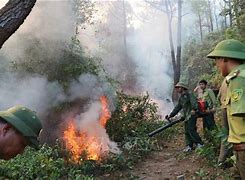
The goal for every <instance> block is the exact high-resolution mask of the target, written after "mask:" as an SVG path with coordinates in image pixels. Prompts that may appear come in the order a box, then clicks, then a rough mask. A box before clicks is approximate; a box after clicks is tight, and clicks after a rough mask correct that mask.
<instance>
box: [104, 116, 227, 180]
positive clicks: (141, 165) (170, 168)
mask: <svg viewBox="0 0 245 180" xmlns="http://www.w3.org/2000/svg"><path fill="white" fill-rule="evenodd" d="M199 122H200V120H199ZM199 126H200V123H199ZM199 129H200V128H199ZM162 143H163V144H164V145H163V149H162V150H161V151H155V152H153V153H151V154H150V155H148V156H147V157H145V158H143V159H141V160H140V161H139V162H138V163H137V164H136V165H135V166H134V167H133V169H131V170H130V171H126V172H116V173H112V174H108V175H106V176H107V177H106V179H140V180H143V179H144V180H169V179H170V180H171V179H181V180H182V179H187V180H189V179H231V176H230V174H231V171H232V169H226V170H223V169H221V168H216V167H212V166H211V165H209V163H208V161H207V160H206V159H205V158H204V157H201V156H199V155H198V154H197V152H196V151H195V150H193V151H191V152H188V153H185V152H183V148H184V147H185V145H184V136H183V134H179V135H177V136H175V137H173V138H172V139H171V140H169V141H168V142H162Z"/></svg>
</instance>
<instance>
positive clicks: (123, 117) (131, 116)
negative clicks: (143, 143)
mask: <svg viewBox="0 0 245 180" xmlns="http://www.w3.org/2000/svg"><path fill="white" fill-rule="evenodd" d="M159 120H160V116H159V115H157V106H156V104H155V103H154V102H152V100H151V99H150V98H149V95H148V94H147V95H145V96H142V97H141V96H129V95H126V94H123V93H118V102H117V108H116V110H115V111H114V112H113V114H112V117H111V120H110V121H109V122H108V124H107V132H108V134H109V136H110V137H111V139H113V140H114V141H117V142H123V141H124V139H125V138H127V137H146V136H147V133H149V132H150V131H152V130H153V129H154V128H156V127H157V126H159V123H157V122H159ZM115 127H118V128H117V130H116V131H115Z"/></svg>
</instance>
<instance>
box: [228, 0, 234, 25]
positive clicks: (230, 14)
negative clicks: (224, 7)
mask: <svg viewBox="0 0 245 180" xmlns="http://www.w3.org/2000/svg"><path fill="white" fill-rule="evenodd" d="M228 5H229V18H230V27H232V19H233V17H232V7H231V0H229V2H228Z"/></svg>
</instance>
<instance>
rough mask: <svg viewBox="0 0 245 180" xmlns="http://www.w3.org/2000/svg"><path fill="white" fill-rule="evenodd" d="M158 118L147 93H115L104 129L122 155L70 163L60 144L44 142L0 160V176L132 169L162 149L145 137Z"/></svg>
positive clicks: (80, 175)
mask: <svg viewBox="0 0 245 180" xmlns="http://www.w3.org/2000/svg"><path fill="white" fill-rule="evenodd" d="M159 118H160V117H159V116H158V115H157V106H156V104H154V103H153V102H151V100H150V98H149V96H148V95H146V96H138V97H132V96H128V95H125V94H123V93H118V104H117V108H116V110H115V111H114V112H113V114H112V117H111V119H110V120H109V122H108V124H107V127H106V129H107V132H108V134H109V136H110V137H111V139H112V140H114V141H116V142H117V143H118V145H119V148H120V149H121V150H122V153H121V154H118V155H111V156H110V157H109V158H107V159H104V160H102V161H100V162H99V161H91V160H88V161H82V162H81V163H80V164H73V163H69V162H68V161H66V160H65V158H64V152H63V151H64V150H63V149H62V148H61V147H60V146H55V147H53V148H51V147H49V146H47V145H43V146H42V147H41V149H40V150H38V151H35V150H34V149H32V148H27V149H26V151H25V152H24V154H22V155H18V156H17V157H15V158H13V159H11V160H10V161H4V160H1V161H0V179H1V178H4V179H59V178H65V179H67V178H68V179H93V178H94V177H97V176H100V175H103V174H105V173H111V172H113V171H115V170H122V169H128V168H132V166H133V165H134V163H135V162H137V161H138V160H140V159H141V158H142V157H145V155H146V154H147V153H149V152H151V151H153V150H157V149H161V146H160V145H159V144H158V141H157V139H149V138H148V137H147V133H149V132H150V131H152V130H154V129H155V128H157V127H159V126H160V125H162V124H163V123H162V122H160V121H158V120H159ZM166 133H167V134H166ZM166 133H165V134H164V133H162V134H161V135H159V136H158V137H159V138H161V139H162V138H164V137H165V138H166V137H167V135H169V134H168V133H172V132H171V131H167V132H166Z"/></svg>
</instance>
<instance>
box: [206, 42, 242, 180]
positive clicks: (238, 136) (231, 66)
mask: <svg viewBox="0 0 245 180" xmlns="http://www.w3.org/2000/svg"><path fill="white" fill-rule="evenodd" d="M207 57H208V58H211V59H215V61H216V66H217V67H218V69H219V70H220V71H221V74H222V75H223V76H224V77H225V83H226V88H227V90H226V91H223V92H225V94H221V95H222V96H223V97H225V102H224V105H225V106H226V110H227V119H228V125H229V135H228V142H230V143H232V144H233V149H234V154H235V155H236V166H237V168H238V170H239V173H240V176H241V178H242V179H245V63H244V62H245V45H244V43H242V42H240V41H238V40H234V39H228V40H224V41H221V42H220V43H218V44H217V45H216V47H215V48H214V50H213V51H212V52H211V53H209V54H208V55H207ZM221 93H222V92H221Z"/></svg>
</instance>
